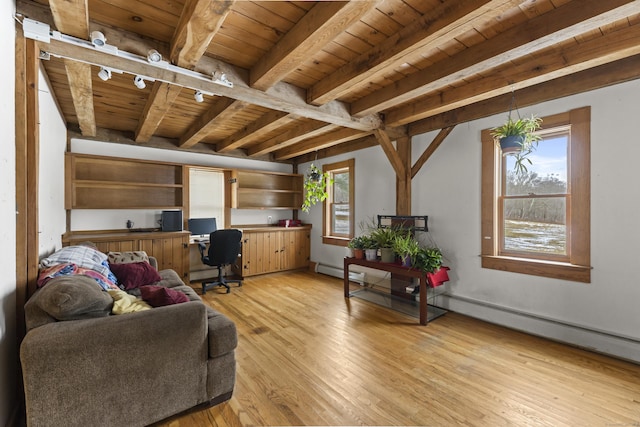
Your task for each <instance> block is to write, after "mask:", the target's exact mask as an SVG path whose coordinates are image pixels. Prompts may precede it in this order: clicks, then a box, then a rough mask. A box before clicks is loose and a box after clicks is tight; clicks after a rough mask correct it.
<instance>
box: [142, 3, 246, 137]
mask: <svg viewBox="0 0 640 427" xmlns="http://www.w3.org/2000/svg"><path fill="white" fill-rule="evenodd" d="M234 1H235V0H228V1H227V0H222V1H217V0H215V1H212V0H188V1H187V3H186V4H185V5H184V9H183V10H182V15H181V16H180V21H179V22H178V26H177V27H176V30H175V32H174V34H173V39H172V40H171V47H170V60H171V62H172V63H173V64H175V65H178V66H179V67H183V68H189V69H193V68H194V67H195V65H196V64H197V63H198V61H199V60H200V58H201V57H202V55H203V54H204V52H205V51H206V50H207V47H209V43H210V42H211V39H212V38H213V36H214V35H215V33H216V32H217V31H218V29H219V28H220V26H221V25H222V22H224V19H225V18H226V17H227V15H228V14H229V11H230V10H231V6H232V5H233V3H234ZM181 89H182V88H180V87H179V86H175V85H171V84H169V83H166V82H155V83H154V84H153V90H152V91H151V95H149V98H148V99H147V103H146V104H145V107H144V110H143V112H142V115H141V117H140V119H139V120H138V128H137V129H136V133H135V140H136V141H137V142H144V141H148V140H149V138H151V136H152V135H153V134H154V133H155V131H156V129H157V128H158V126H159V125H160V122H162V119H163V118H164V116H165V115H166V114H167V112H168V111H169V110H170V109H171V106H172V105H173V103H174V102H175V100H176V98H177V97H178V94H180V91H181ZM193 135H201V132H194V133H193ZM193 144H195V142H193Z"/></svg>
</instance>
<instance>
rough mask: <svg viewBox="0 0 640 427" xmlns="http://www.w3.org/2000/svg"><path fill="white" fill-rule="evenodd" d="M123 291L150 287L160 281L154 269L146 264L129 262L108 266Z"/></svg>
mask: <svg viewBox="0 0 640 427" xmlns="http://www.w3.org/2000/svg"><path fill="white" fill-rule="evenodd" d="M109 267H110V268H111V271H113V274H115V275H116V277H117V278H118V283H119V284H120V285H122V286H121V287H124V290H125V291H128V290H130V289H135V288H139V287H140V286H144V285H151V284H153V283H156V282H159V281H160V280H162V277H160V275H159V274H158V272H157V271H156V269H155V268H153V267H152V266H151V264H149V263H148V262H144V261H143V262H130V263H127V264H109Z"/></svg>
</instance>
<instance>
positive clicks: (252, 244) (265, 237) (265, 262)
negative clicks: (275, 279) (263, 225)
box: [242, 231, 282, 276]
mask: <svg viewBox="0 0 640 427" xmlns="http://www.w3.org/2000/svg"><path fill="white" fill-rule="evenodd" d="M281 234H282V232H281V231H246V232H245V233H244V236H243V239H242V242H243V243H242V274H243V276H253V275H255V274H263V273H271V272H274V271H278V270H279V269H280V265H281V261H280V257H281V254H282V240H281Z"/></svg>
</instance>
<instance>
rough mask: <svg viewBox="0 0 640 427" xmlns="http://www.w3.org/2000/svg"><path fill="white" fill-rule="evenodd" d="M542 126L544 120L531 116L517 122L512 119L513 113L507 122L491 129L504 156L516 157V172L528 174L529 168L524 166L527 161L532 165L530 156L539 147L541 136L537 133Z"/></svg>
mask: <svg viewBox="0 0 640 427" xmlns="http://www.w3.org/2000/svg"><path fill="white" fill-rule="evenodd" d="M541 126H542V119H541V118H539V117H536V116H535V115H531V117H524V118H520V117H518V119H517V120H514V119H512V118H511V113H509V117H508V118H507V121H506V122H505V123H504V124H503V125H501V126H498V127H495V128H493V129H491V136H493V138H494V139H495V140H496V141H497V142H498V143H499V144H500V149H501V150H502V155H503V156H506V155H515V156H516V159H515V166H514V167H515V169H516V172H518V173H520V172H526V171H527V168H526V166H525V164H524V162H525V161H527V162H528V163H529V164H531V160H530V159H529V158H528V156H529V154H531V153H532V152H533V150H535V149H536V147H537V146H538V141H540V139H541V137H540V135H538V134H536V133H535V132H536V131H537V130H539V129H540V127H541Z"/></svg>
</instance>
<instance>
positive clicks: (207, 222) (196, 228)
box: [189, 218, 218, 237]
mask: <svg viewBox="0 0 640 427" xmlns="http://www.w3.org/2000/svg"><path fill="white" fill-rule="evenodd" d="M217 229H218V228H217V227H216V219H215V218H189V231H190V232H191V235H192V236H203V237H209V234H211V233H213V232H214V231H216V230H217Z"/></svg>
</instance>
